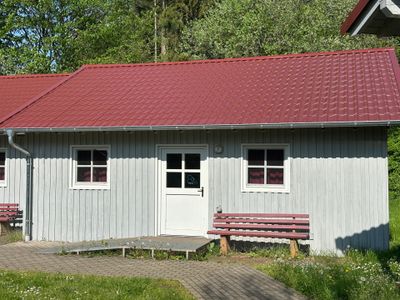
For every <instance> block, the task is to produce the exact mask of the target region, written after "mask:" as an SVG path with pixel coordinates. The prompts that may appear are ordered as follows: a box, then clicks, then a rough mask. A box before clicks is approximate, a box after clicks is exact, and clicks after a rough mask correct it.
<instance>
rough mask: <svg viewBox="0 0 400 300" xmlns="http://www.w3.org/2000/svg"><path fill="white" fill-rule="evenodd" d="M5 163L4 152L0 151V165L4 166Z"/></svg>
mask: <svg viewBox="0 0 400 300" xmlns="http://www.w3.org/2000/svg"><path fill="white" fill-rule="evenodd" d="M5 164H6V153H5V152H0V166H5Z"/></svg>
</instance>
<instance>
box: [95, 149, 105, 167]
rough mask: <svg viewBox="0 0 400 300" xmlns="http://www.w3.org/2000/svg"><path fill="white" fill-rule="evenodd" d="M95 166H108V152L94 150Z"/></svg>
mask: <svg viewBox="0 0 400 300" xmlns="http://www.w3.org/2000/svg"><path fill="white" fill-rule="evenodd" d="M93 164H94V165H107V150H93Z"/></svg>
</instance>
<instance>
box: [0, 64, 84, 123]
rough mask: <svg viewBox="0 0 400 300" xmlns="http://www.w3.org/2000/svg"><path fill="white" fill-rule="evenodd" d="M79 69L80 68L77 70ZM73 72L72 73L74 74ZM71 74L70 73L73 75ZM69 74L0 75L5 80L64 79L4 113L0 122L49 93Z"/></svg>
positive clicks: (66, 78)
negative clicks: (9, 111) (6, 113)
mask: <svg viewBox="0 0 400 300" xmlns="http://www.w3.org/2000/svg"><path fill="white" fill-rule="evenodd" d="M78 71H80V69H79V70H78ZM78 71H76V72H75V73H77V72H78ZM75 73H73V74H75ZM73 74H72V75H73ZM72 75H70V74H27V75H6V76H0V79H7V80H12V79H17V78H37V77H65V78H64V79H60V81H59V82H57V83H56V84H54V85H52V86H50V87H49V88H48V89H46V90H45V91H43V92H42V93H40V94H39V95H37V96H35V97H34V98H32V99H31V100H29V99H28V100H29V101H28V102H27V103H25V104H24V105H22V106H20V107H18V108H17V109H15V110H14V111H12V112H11V113H9V114H8V115H6V116H5V117H3V118H1V119H0V124H3V123H4V122H5V121H7V120H8V119H10V118H11V117H12V116H14V115H15V114H17V113H19V112H20V111H22V110H24V109H25V108H27V107H29V106H31V105H32V104H33V103H35V102H36V101H37V100H38V99H40V98H41V97H43V96H44V95H46V94H48V93H50V92H51V91H52V90H53V89H55V88H56V87H58V86H60V85H61V84H63V83H64V82H65V81H67V80H68V78H69V77H70V76H72Z"/></svg>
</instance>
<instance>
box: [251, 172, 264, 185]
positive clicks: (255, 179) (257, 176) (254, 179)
mask: <svg viewBox="0 0 400 300" xmlns="http://www.w3.org/2000/svg"><path fill="white" fill-rule="evenodd" d="M248 183H250V184H264V169H261V168H249V173H248Z"/></svg>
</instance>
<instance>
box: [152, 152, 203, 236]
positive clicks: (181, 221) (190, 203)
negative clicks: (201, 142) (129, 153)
mask: <svg viewBox="0 0 400 300" xmlns="http://www.w3.org/2000/svg"><path fill="white" fill-rule="evenodd" d="M160 159H161V160H160V168H159V172H160V174H159V176H160V177H159V178H160V185H161V186H160V190H161V195H160V196H161V203H160V206H161V207H160V208H161V210H160V219H161V220H160V222H161V226H160V231H161V232H160V233H161V234H170V235H192V236H206V235H207V225H208V220H207V215H208V196H207V195H208V184H207V183H208V182H207V180H208V178H207V172H208V171H207V148H202V147H185V148H175V147H162V148H160Z"/></svg>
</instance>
